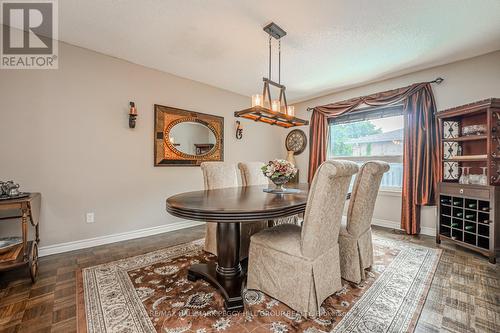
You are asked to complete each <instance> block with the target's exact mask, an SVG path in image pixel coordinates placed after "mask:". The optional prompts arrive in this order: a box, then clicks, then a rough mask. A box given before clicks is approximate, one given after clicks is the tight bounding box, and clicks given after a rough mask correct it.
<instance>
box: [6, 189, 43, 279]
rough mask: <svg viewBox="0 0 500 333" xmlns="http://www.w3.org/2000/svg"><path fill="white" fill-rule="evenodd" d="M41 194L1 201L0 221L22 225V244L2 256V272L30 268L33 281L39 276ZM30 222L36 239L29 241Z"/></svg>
mask: <svg viewBox="0 0 500 333" xmlns="http://www.w3.org/2000/svg"><path fill="white" fill-rule="evenodd" d="M40 202H41V195H40V193H31V194H30V195H29V196H28V197H25V198H20V199H10V200H2V201H0V221H7V223H19V222H20V223H21V232H22V239H23V241H22V243H21V244H19V245H18V246H16V247H14V248H13V249H11V250H10V251H9V252H7V253H4V254H2V255H1V256H0V271H6V270H10V269H14V268H19V267H25V266H28V269H29V273H30V277H31V281H32V282H35V280H36V277H37V274H38V243H39V242H40V232H39V227H38V226H39V221H40ZM28 221H29V223H30V224H31V225H32V226H33V227H34V228H35V239H33V240H29V236H28Z"/></svg>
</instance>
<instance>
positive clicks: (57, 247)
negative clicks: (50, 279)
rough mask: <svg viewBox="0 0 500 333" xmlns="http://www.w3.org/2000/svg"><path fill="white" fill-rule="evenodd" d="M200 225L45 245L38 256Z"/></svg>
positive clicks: (185, 223) (186, 223) (185, 224)
mask: <svg viewBox="0 0 500 333" xmlns="http://www.w3.org/2000/svg"><path fill="white" fill-rule="evenodd" d="M201 224H203V223H202V222H195V221H188V220H185V221H179V222H174V223H169V224H165V225H161V226H158V227H151V228H145V229H139V230H134V231H127V232H121V233H118V234H113V235H106V236H99V237H94V238H88V239H81V240H77V241H73V242H67V243H60V244H54V245H47V246H43V247H40V250H39V255H40V257H43V256H48V255H51V254H57V253H63V252H68V251H74V250H80V249H85V248H88V247H93V246H99V245H104V244H110V243H115V242H120V241H124V240H129V239H134V238H140V237H146V236H152V235H156V234H161V233H165V232H170V231H174V230H180V229H184V228H190V227H195V226H198V225H201Z"/></svg>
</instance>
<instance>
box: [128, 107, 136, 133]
mask: <svg viewBox="0 0 500 333" xmlns="http://www.w3.org/2000/svg"><path fill="white" fill-rule="evenodd" d="M136 119H137V109H136V108H135V103H134V102H130V111H129V113H128V127H130V128H135V120H136Z"/></svg>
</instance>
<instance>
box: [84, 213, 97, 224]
mask: <svg viewBox="0 0 500 333" xmlns="http://www.w3.org/2000/svg"><path fill="white" fill-rule="evenodd" d="M86 220H87V223H94V222H95V219H94V213H87V216H86Z"/></svg>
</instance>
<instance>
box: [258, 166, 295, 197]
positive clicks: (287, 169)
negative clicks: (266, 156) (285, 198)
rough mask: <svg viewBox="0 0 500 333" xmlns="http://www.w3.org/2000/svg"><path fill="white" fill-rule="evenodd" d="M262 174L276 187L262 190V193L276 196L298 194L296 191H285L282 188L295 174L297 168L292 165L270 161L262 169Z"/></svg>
mask: <svg viewBox="0 0 500 333" xmlns="http://www.w3.org/2000/svg"><path fill="white" fill-rule="evenodd" d="M262 172H263V173H264V175H265V176H266V177H267V178H269V179H270V180H271V181H272V182H273V183H274V185H276V188H274V189H264V192H268V193H277V194H285V193H299V192H300V190H297V189H286V188H284V187H283V185H285V184H286V183H288V182H289V181H290V179H292V178H293V177H295V175H296V174H297V168H296V167H295V166H294V165H293V164H292V163H290V162H288V161H286V160H280V159H276V160H272V161H269V163H267V164H266V165H264V166H263V167H262Z"/></svg>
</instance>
